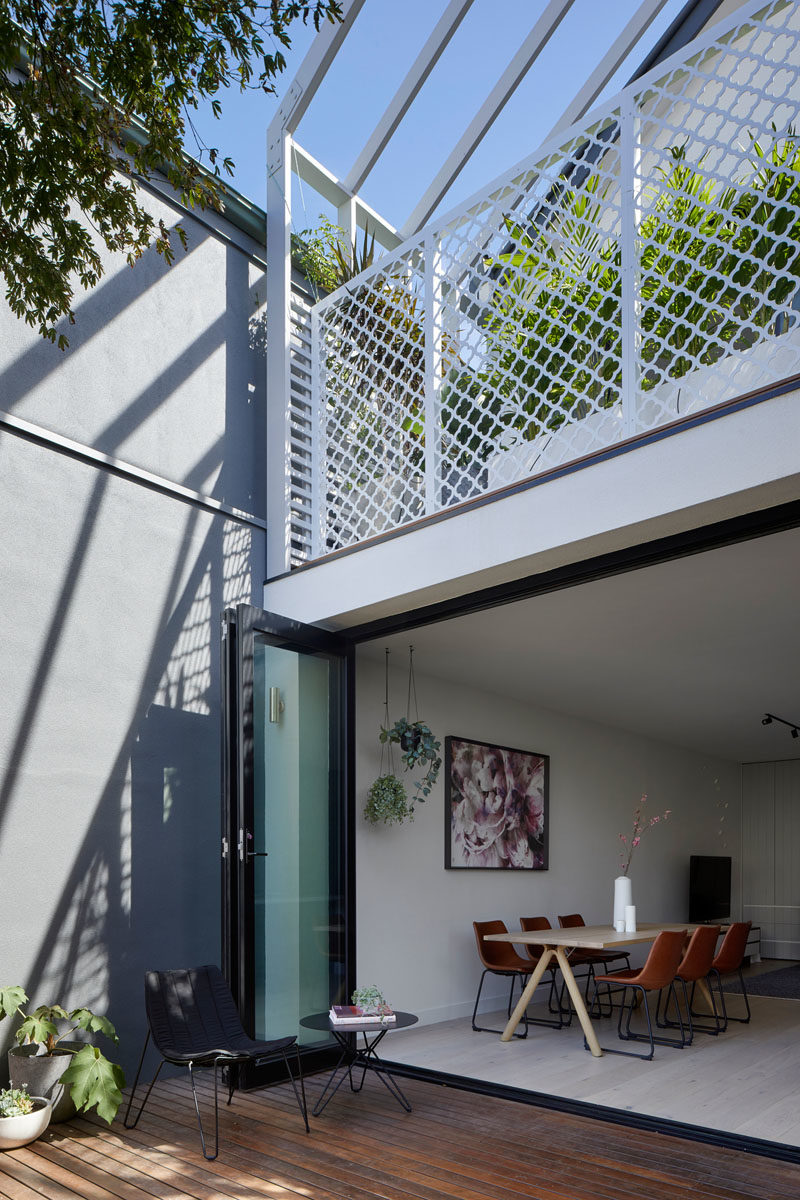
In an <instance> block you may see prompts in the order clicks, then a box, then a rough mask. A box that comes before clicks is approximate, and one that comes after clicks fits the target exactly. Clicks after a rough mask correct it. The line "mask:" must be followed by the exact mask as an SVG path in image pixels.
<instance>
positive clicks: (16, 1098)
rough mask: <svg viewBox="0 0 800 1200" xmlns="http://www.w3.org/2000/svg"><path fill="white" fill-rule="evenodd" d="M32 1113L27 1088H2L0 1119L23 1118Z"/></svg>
mask: <svg viewBox="0 0 800 1200" xmlns="http://www.w3.org/2000/svg"><path fill="white" fill-rule="evenodd" d="M31 1112H33V1099H32V1097H31V1096H29V1095H28V1089H27V1088H3V1089H2V1091H0V1117H25V1116H27V1115H28V1113H31Z"/></svg>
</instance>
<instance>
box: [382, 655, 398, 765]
mask: <svg viewBox="0 0 800 1200" xmlns="http://www.w3.org/2000/svg"><path fill="white" fill-rule="evenodd" d="M383 721H384V725H383V728H384V729H391V728H392V723H391V721H390V719H389V647H388V646H387V647H386V666H385V668H384V687H383ZM384 757H386V763H387V765H388V767H389V772H388V773H389V775H394V751H393V750H392V743H391V740H390V739H389V738H387V739H386V741H385V742H381V765H380V770H379V772H378V774H379V775H383V773H384V772H383V761H384Z"/></svg>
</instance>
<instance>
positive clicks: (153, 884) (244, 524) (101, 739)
mask: <svg viewBox="0 0 800 1200" xmlns="http://www.w3.org/2000/svg"><path fill="white" fill-rule="evenodd" d="M150 203H151V206H152V208H153V210H154V212H155V214H156V216H161V215H163V216H164V217H165V219H166V220H167V221H168V222H170V223H171V224H174V223H175V222H176V220H177V219H178V216H179V214H178V212H177V210H175V209H172V208H171V207H170V205H168V204H167V203H166V202H164V201H163V200H160V199H156V198H153V197H151V198H150ZM180 219H181V221H182V223H183V224H184V225H185V226H186V228H187V232H188V234H189V241H190V249H189V252H188V254H185V255H184V254H183V253H182V252H181V251H180V250H179V251H178V256H177V261H176V263H175V265H174V266H173V267H172V268H168V267H165V266H164V264H163V262H162V261H161V260H160V259H159V258H158V256H157V255H155V254H154V253H153V254H149V255H146V256H145V258H144V260H143V261H142V262H141V263H140V264H139V265H137V266H136V267H135V268H134V269H132V270H131V269H130V268H129V267H128V266H127V265H126V264H125V263H124V262H123V261H122V260H118V261H109V264H108V266H109V269H108V273H107V275H106V277H105V279H104V281H103V283H102V284H101V285H100V286H99V287H98V288H97V289H96V290H95V291H94V292H91V293H89V294H86V295H85V296H84V295H81V296H79V297H78V303H77V306H76V314H77V318H78V322H77V325H76V326H73V327H71V328H70V329H68V330H67V333H68V336H69V338H70V341H71V346H70V349H69V350H68V351H67V353H65V354H62V353H61V352H59V351H58V350H56V349H55V348H53V347H52V346H50V345H49V344H45V343H44V342H42V341H41V339H39V338H38V337H37V335H36V334H35V333H34V332H33V331H31V330H30V329H28V328H27V326H25V325H24V324H22V323H20V322H19V321H17V320H16V318H15V317H14V316H13V315H12V314H11V313H10V312H9V311H8V310H7V309H6V308H5V306H4V304H3V303H2V302H0V414H2V415H0V547H1V548H2V558H0V563H2V568H1V569H0V668H1V669H2V676H1V678H2V686H1V687H0V880H1V881H2V890H3V896H4V905H3V908H4V912H3V920H2V922H0V964H2V966H1V967H0V985H5V984H12V983H19V984H21V985H23V986H24V987H25V988H26V990H27V991H28V992H29V994H31V995H32V997H34V998H35V1000H36V1001H37V1002H50V1001H59V1002H63V1003H65V1004H67V1005H70V1006H73V1005H77V1004H79V1003H80V1004H87V1005H89V1006H90V1007H92V1008H97V1009H98V1010H99V1011H101V1012H106V1013H107V1014H108V1015H109V1016H110V1017H111V1019H112V1020H113V1021H114V1022H115V1023H116V1024H117V1027H118V1029H119V1032H120V1034H121V1038H122V1045H121V1048H120V1051H119V1053H120V1059H121V1061H122V1062H123V1065H124V1066H125V1067H126V1069H130V1068H131V1066H132V1065H135V1060H136V1057H137V1055H138V1051H139V1048H140V1044H141V1038H142V1036H143V1031H144V1024H143V1008H142V1000H141V995H142V973H143V971H144V970H145V969H146V968H147V967H153V966H155V967H167V966H170V965H172V966H180V965H186V964H189V963H192V962H207V961H218V960H219V933H220V930H219V861H220V857H219V845H220V842H219V838H220V830H219V802H220V801H219V796H220V711H219V710H220V699H219V693H220V681H219V650H218V640H219V633H218V631H219V615H220V613H221V611H222V609H223V608H224V607H225V606H226V605H228V604H233V603H237V602H239V601H247V602H253V601H256V600H257V599H258V598H259V597H260V592H261V581H262V579H263V575H264V531H263V528H261V527H260V525H259V521H263V517H264V471H263V461H264V453H263V451H264V362H263V355H264V348H263V335H262V329H261V322H262V320H263V301H264V297H265V287H264V282H263V269H262V265H261V263H260V262H259V255H258V247H257V246H255V244H252V245H251V244H250V243H249V242H248V240H247V239H246V238H245V236H244V235H242V234H239V233H237V231H235V230H232V229H226V228H225V227H224V226H222V225H220V227H219V231H218V232H215V231H213V230H210V229H209V228H207V227H205V226H203V225H201V224H200V223H199V222H196V221H194V220H193V218H191V217H190V216H187V215H186V214H180ZM19 421H23V422H26V423H30V425H32V426H35V428H34V429H31V428H29V425H28V424H26V425H25V426H24V427H20V426H19V424H18V422H19ZM15 422H16V424H15ZM64 439H70V442H74V443H76V444H77V447H72V446H68V445H66V444H65V441H64ZM81 448H84V449H85V452H84V450H82V449H81ZM72 450H75V451H76V452H75V453H72V452H69V451H72ZM97 451H99V452H101V453H102V454H103V455H106V456H108V457H109V458H110V459H112V460H113V467H114V469H113V470H109V469H108V465H107V464H106V463H104V462H102V461H98V460H96V455H95V458H94V459H93V452H97ZM144 472H147V473H152V475H154V476H156V477H158V478H157V480H156V481H155V482H156V486H153V481H151V480H149V479H148V478H146V477H145V476H144V475H143V473H144ZM180 489H188V490H190V491H191V492H193V493H198V494H199V496H200V497H201V499H200V501H199V502H197V501H195V500H193V499H192V498H191V497H187V496H185V495H184V494H182V492H181V491H180ZM206 501H211V502H219V503H220V504H222V505H223V506H224V509H223V511H219V512H218V511H214V509H213V504H209V503H206ZM230 508H233V509H235V510H237V512H236V513H231V512H230V511H229V509H230ZM238 510H241V512H239V511H238ZM241 514H244V515H241ZM248 514H249V515H250V516H251V517H253V518H255V520H251V519H248ZM10 1034H11V1027H10V1025H9V1023H8V1022H5V1023H4V1024H3V1025H2V1026H0V1035H1V1036H2V1042H3V1044H5V1043H7V1042H8V1039H9V1037H10ZM0 1067H2V1068H4V1067H5V1062H4V1058H3V1060H0Z"/></svg>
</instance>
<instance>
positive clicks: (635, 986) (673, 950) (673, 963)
mask: <svg viewBox="0 0 800 1200" xmlns="http://www.w3.org/2000/svg"><path fill="white" fill-rule="evenodd" d="M685 940H686V930H685V929H681V930H677V931H672V930H663V931H662V932H661V933H660V934H659V935H658V937H657V938H656V940H655V941H654V942H653V945H652V947H651V948H650V953H649V954H648V956H647V961H646V962H645V964H644V966H643V967H642V968H641V969H640V970H638V971H637V970H635V969H631V968H627V969H625V970H622V971H609V972H608V974H605V975H600V974H598V973H597V972H595V995H594V998H593V1000H592V1008H594V1003H595V1000H597V985H598V984H600V983H606V984H608V985H609V986H615V985H616V986H621V987H622V989H623V996H622V1004H621V1006H620V1010H619V1021H618V1023H617V1032H618V1034H619V1036H620V1037H621V1038H622V1040H623V1041H626V1042H627V1041H632V1042H648V1043H649V1045H650V1053H649V1054H636V1053H634V1051H632V1050H610V1049H609V1050H608V1052H609V1053H610V1054H626V1055H628V1056H629V1057H630V1058H645V1059H651V1058H652V1057H653V1054H654V1053H655V1045H656V1042H658V1044H659V1045H662V1046H673V1047H674V1048H676V1049H681V1048H682V1047H683V1046H685V1045H686V1041H687V1039H686V1032H685V1029H684V1025H683V1019H682V1017H681V1015H680V1008H678V1001H677V997H675V973H676V972H677V970H678V967H679V966H680V962H681V959H682V958H683V950H684V943H685ZM662 988H667V989H668V991H669V992H670V993H671V995H672V997H673V998H674V999H675V1007H676V1008H677V1009H678V1020H679V1022H680V1030H681V1036H680V1038H668V1037H657V1036H656V1035H655V1034H654V1033H653V1023H652V1021H651V1020H650V1006H649V1004H648V1002H647V993H648V992H660V991H661V989H662ZM637 993H638V994H639V995H640V996H641V999H642V1011H643V1012H644V1014H645V1017H646V1018H647V1036H646V1037H645V1035H644V1034H641V1033H632V1032H631V1018H632V1016H633V1012H634V1008H635V1007H636V997H637ZM669 1000H670V996H669V995H668V997H667V1004H669ZM623 1017H625V1018H626V1021H625V1032H624V1033H623V1032H622V1018H623ZM603 1049H604V1050H606V1049H608V1047H606V1046H603Z"/></svg>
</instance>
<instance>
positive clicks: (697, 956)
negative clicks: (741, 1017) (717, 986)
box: [656, 925, 725, 1046]
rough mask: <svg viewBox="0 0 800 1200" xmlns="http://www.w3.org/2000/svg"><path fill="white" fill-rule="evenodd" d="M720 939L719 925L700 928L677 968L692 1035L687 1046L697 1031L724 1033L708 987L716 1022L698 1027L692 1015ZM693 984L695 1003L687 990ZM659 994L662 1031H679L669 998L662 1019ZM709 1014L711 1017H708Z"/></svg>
mask: <svg viewBox="0 0 800 1200" xmlns="http://www.w3.org/2000/svg"><path fill="white" fill-rule="evenodd" d="M718 938H719V925H701V926H699V927H698V928H697V929H695V931H694V933H693V934H692V935H691V937H690V938H689V939H688V942H687V944H686V947H685V949H684V953H683V958H682V959H681V961H680V964H679V965H678V970H677V972H676V974H675V979H676V981H677V982H678V983H680V985H681V989H682V991H683V1000H684V1007H685V1011H686V1014H687V1018H688V1025H689V1036H688V1037H687V1039H686V1044H687V1046H688V1045H689V1044H690V1043H691V1041H692V1040H693V1038H694V1035H695V1032H698V1033H712V1034H714V1035H715V1036H716V1034H718V1033H721V1032H722V1031H723V1029H724V1028H725V1026H724V1024H723V1017H722V1013H721V1011H720V1010H718V1008H717V1002H716V999H715V997H714V993H713V992H712V991H711V989H710V988H709V992H710V994H711V1004H712V1019H713V1021H714V1025H713V1028H712V1026H710V1025H702V1024H697V1022H695V1021H693V1020H692V1017H693V1016H695V1015H697V1014H694V1013H692V1000H693V998H694V993H695V988H696V987H697V984H698V983H699V982H700V981H701V980H704V979H705V980H707V979H708V976H709V973H710V971H711V964H712V962H713V960H714V952H715V950H716V948H717V939H718ZM689 983H690V984H691V985H692V992H691V996H692V1000H690V998H689V994H688V993H687V991H686V985H687V984H689ZM662 995H663V993H661V994H659V997H658V1004H657V1006H656V1023H657V1024H658V1025H660V1026H661V1028H662V1029H664V1028H666V1027H669V1028H672V1029H677V1027H678V1024H677V1022H675V1021H671V1020H670V1019H669V999H668V1000H667V1003H666V1004H665V1006H664V1019H663V1021H661V1020H659V1009H660V1007H661V996H662ZM706 1015H708V1014H706Z"/></svg>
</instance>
